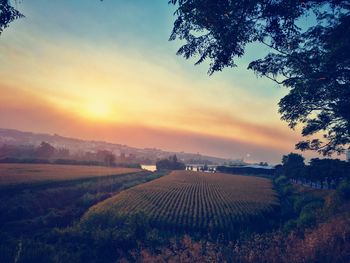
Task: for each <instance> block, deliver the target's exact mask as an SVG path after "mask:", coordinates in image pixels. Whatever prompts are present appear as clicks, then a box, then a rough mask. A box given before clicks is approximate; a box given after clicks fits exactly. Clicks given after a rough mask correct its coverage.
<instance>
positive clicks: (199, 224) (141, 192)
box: [85, 171, 278, 232]
mask: <svg viewBox="0 0 350 263" xmlns="http://www.w3.org/2000/svg"><path fill="white" fill-rule="evenodd" d="M277 205H278V200H277V197H276V194H275V192H274V190H273V189H272V183H271V181H270V180H268V179H265V178H258V177H252V176H239V175H229V174H223V173H214V174H213V173H204V172H189V171H174V172H172V173H171V174H169V175H167V176H164V177H162V178H159V179H157V180H154V181H151V182H148V183H145V184H142V185H138V186H136V187H133V188H130V189H128V190H126V191H123V192H121V193H119V194H118V195H116V196H114V197H112V198H109V199H106V200H105V201H104V202H101V203H99V204H97V205H96V206H93V207H92V208H90V210H89V211H88V213H87V214H86V215H85V219H87V220H88V218H89V217H90V216H92V217H93V216H94V215H96V214H104V213H107V214H108V213H110V212H112V213H114V212H115V213H118V214H121V215H132V214H133V213H136V212H142V213H144V214H145V215H146V216H147V217H148V218H149V220H150V222H152V223H153V225H154V226H158V227H160V228H162V229H169V230H174V231H178V230H185V231H186V232H187V230H190V231H191V232H192V231H199V232H207V231H210V230H213V231H227V230H228V231H231V230H233V229H235V228H240V229H242V228H245V226H247V225H249V223H250V222H254V221H256V220H258V219H259V218H261V217H262V216H264V215H266V214H268V213H270V212H272V211H273V210H274V208H275V207H276V206H277Z"/></svg>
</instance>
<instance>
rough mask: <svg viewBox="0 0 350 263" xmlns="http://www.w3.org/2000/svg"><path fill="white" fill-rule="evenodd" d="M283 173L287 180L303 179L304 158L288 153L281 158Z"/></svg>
mask: <svg viewBox="0 0 350 263" xmlns="http://www.w3.org/2000/svg"><path fill="white" fill-rule="evenodd" d="M282 164H283V172H284V175H285V176H287V177H288V178H293V179H303V178H304V177H305V174H304V168H305V163H304V157H303V156H302V155H300V154H297V153H290V154H288V155H283V157H282Z"/></svg>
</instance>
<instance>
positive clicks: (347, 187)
mask: <svg viewBox="0 0 350 263" xmlns="http://www.w3.org/2000/svg"><path fill="white" fill-rule="evenodd" d="M337 194H338V195H339V197H341V198H342V199H344V200H349V199H350V182H349V181H343V182H341V184H340V185H339V186H338V188H337Z"/></svg>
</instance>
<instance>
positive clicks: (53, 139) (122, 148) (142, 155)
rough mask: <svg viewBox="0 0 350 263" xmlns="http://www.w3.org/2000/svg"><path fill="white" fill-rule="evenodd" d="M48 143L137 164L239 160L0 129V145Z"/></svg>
mask: <svg viewBox="0 0 350 263" xmlns="http://www.w3.org/2000/svg"><path fill="white" fill-rule="evenodd" d="M43 141H45V142H48V143H50V144H51V145H53V146H54V147H57V148H66V149H68V150H69V151H70V152H71V153H82V152H96V151H98V150H108V151H111V152H113V153H114V154H115V155H116V156H120V155H121V154H125V155H128V156H133V158H134V159H135V160H136V161H138V162H144V163H153V164H154V163H155V162H156V161H157V160H158V159H163V158H167V157H169V156H170V155H174V154H176V155H177V157H178V158H179V159H180V160H182V161H183V162H186V163H200V164H203V163H204V162H210V163H213V164H223V163H225V162H235V163H237V162H238V163H239V162H240V161H239V160H228V159H224V158H218V157H213V156H206V155H201V154H199V153H196V154H195V153H185V152H170V151H163V150H160V149H156V148H144V149H139V148H135V147H130V146H127V145H123V144H116V143H109V142H104V141H88V140H81V139H76V138H68V137H63V136H60V135H58V134H54V135H51V134H42V133H32V132H24V131H18V130H13V129H3V128H0V145H4V144H7V145H34V146H38V145H40V143H41V142H43Z"/></svg>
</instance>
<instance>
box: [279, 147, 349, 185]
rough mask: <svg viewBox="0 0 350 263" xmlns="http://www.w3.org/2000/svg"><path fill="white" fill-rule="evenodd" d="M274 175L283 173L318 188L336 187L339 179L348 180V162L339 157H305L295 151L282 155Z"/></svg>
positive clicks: (293, 179) (294, 180)
mask: <svg viewBox="0 0 350 263" xmlns="http://www.w3.org/2000/svg"><path fill="white" fill-rule="evenodd" d="M275 175H276V176H279V175H284V176H286V177H287V178H288V179H290V180H291V181H293V182H298V183H303V184H309V185H310V186H319V187H320V188H328V189H330V188H336V187H337V186H338V185H339V184H340V182H341V181H343V180H346V181H349V180H350V163H349V162H345V161H341V160H339V159H319V158H314V159H311V160H310V162H309V163H308V164H305V159H304V157H303V156H302V155H300V154H297V153H290V154H288V155H284V156H283V158H282V164H280V165H277V166H276V167H275Z"/></svg>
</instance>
